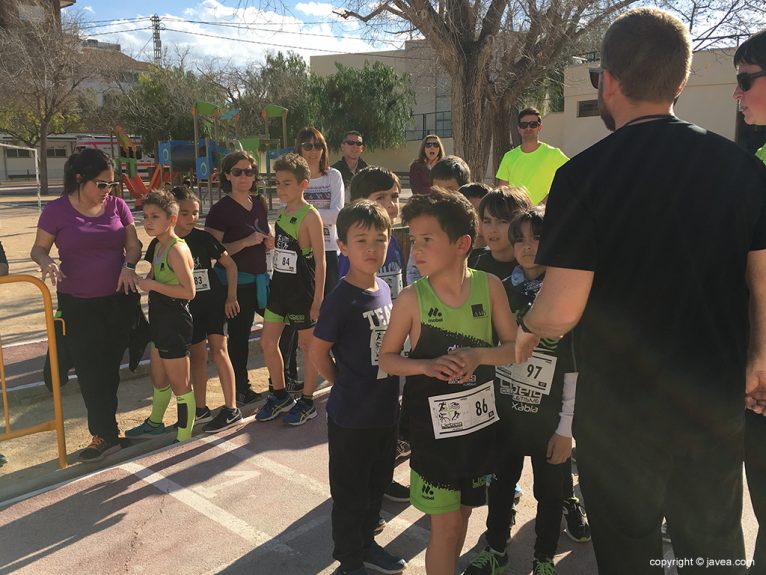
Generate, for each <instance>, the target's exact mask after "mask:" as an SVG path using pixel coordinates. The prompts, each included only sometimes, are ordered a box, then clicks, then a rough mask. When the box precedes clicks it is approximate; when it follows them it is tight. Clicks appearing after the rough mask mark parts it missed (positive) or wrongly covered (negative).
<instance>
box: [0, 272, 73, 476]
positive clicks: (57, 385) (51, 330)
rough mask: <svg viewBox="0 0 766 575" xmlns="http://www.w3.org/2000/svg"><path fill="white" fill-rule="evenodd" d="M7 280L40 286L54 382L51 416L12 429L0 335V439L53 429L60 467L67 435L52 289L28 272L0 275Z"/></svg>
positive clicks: (63, 466) (5, 281)
mask: <svg viewBox="0 0 766 575" xmlns="http://www.w3.org/2000/svg"><path fill="white" fill-rule="evenodd" d="M10 283H31V284H33V285H34V286H36V287H37V289H39V290H40V293H41V294H42V296H43V304H44V305H45V329H46V331H47V334H48V353H49V354H50V362H51V380H52V383H53V419H50V420H48V421H44V422H43V423H38V424H37V425H32V426H30V427H25V428H22V429H17V430H12V429H11V420H10V417H9V415H8V390H7V388H6V382H5V360H4V358H3V345H2V339H0V385H1V386H2V397H3V415H4V417H5V433H1V434H0V441H5V440H6V439H14V438H16V437H23V436H25V435H32V434H33V433H40V432H41V431H55V432H56V442H57V444H58V453H59V467H60V468H61V469H63V468H65V467H66V466H67V460H66V439H65V437H64V410H63V409H62V407H61V380H60V379H59V358H58V348H57V346H56V330H55V327H54V324H53V321H54V317H53V302H52V300H51V292H50V290H49V289H48V286H47V285H45V283H43V282H42V281H41V280H39V279H38V278H36V277H33V276H30V275H10V276H3V277H0V286H1V285H3V284H10ZM59 321H61V322H62V323H63V320H61V319H59Z"/></svg>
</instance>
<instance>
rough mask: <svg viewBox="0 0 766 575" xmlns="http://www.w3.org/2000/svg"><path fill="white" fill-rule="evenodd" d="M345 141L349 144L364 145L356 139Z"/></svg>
mask: <svg viewBox="0 0 766 575" xmlns="http://www.w3.org/2000/svg"><path fill="white" fill-rule="evenodd" d="M343 143H344V144H346V145H347V146H360V147H361V146H364V144H363V143H362V142H358V141H356V140H345V141H344V142H343Z"/></svg>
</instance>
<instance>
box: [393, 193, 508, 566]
mask: <svg viewBox="0 0 766 575" xmlns="http://www.w3.org/2000/svg"><path fill="white" fill-rule="evenodd" d="M402 219H403V220H404V222H405V223H407V224H409V226H410V240H411V242H412V251H411V254H412V255H411V257H412V258H413V259H414V261H415V264H416V265H417V267H418V271H419V272H420V274H421V275H422V276H423V278H422V279H420V280H419V281H417V282H415V283H414V284H413V285H411V286H408V287H406V288H405V289H404V290H403V291H402V293H401V294H400V295H399V298H398V299H397V300H396V303H395V304H394V308H393V311H392V314H391V319H390V322H389V325H388V331H387V332H386V335H385V337H384V339H383V344H382V347H381V351H380V367H381V369H383V370H384V371H385V372H387V373H389V374H393V375H404V376H407V383H406V384H405V387H404V398H403V403H404V404H405V405H406V409H405V410H404V413H405V416H406V418H407V425H408V429H409V435H410V441H411V443H412V455H411V459H410V467H411V470H412V471H411V477H410V500H411V502H412V504H413V505H414V506H415V507H416V508H417V509H419V510H420V511H422V512H424V513H427V514H429V515H431V535H430V539H429V542H428V548H427V550H426V572H427V573H428V574H429V575H436V574H443V573H454V572H455V565H456V563H457V559H458V557H459V556H460V552H461V550H462V547H463V542H464V541H465V534H466V528H467V527H468V519H469V517H470V515H471V511H472V508H473V507H477V506H480V505H484V504H485V503H486V485H487V476H488V475H489V474H490V473H492V471H493V468H494V461H495V459H494V449H493V447H494V443H495V441H494V440H495V436H496V433H495V430H494V424H495V423H496V422H497V420H498V417H497V410H496V408H495V395H494V386H493V378H494V368H493V367H492V366H496V365H504V364H507V363H509V362H510V361H512V358H513V357H512V353H511V348H512V347H513V337H514V322H513V317H512V315H511V311H510V308H509V307H508V299H507V298H506V296H505V292H504V290H503V286H502V283H501V282H500V280H499V279H498V278H496V277H495V276H492V275H489V274H486V273H484V272H480V271H476V270H471V269H468V267H467V258H468V254H469V253H470V251H471V247H472V245H473V241H474V239H475V238H476V229H477V225H478V221H477V217H476V211H475V210H474V209H473V206H471V204H470V203H469V202H468V200H467V199H465V198H464V197H462V196H460V195H458V194H451V193H448V192H445V191H441V190H439V189H438V188H437V189H435V190H433V191H432V192H431V193H429V194H426V195H420V196H414V197H413V198H412V199H411V200H410V202H409V203H408V204H407V206H405V207H404V209H403V210H402ZM493 329H494V331H495V332H496V333H497V336H498V339H499V341H500V345H499V346H495V345H494V343H493V333H492V332H493ZM408 336H409V338H410V341H411V342H412V351H411V353H410V355H409V357H403V356H402V355H400V354H401V351H402V347H403V345H404V341H405V339H406V338H407V337H408Z"/></svg>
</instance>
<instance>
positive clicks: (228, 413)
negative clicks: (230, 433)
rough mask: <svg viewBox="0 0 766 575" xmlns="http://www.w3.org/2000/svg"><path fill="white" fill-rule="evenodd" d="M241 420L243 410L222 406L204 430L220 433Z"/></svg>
mask: <svg viewBox="0 0 766 575" xmlns="http://www.w3.org/2000/svg"><path fill="white" fill-rule="evenodd" d="M240 421H242V412H241V411H240V410H239V409H238V408H236V407H235V408H234V409H229V408H228V407H222V408H221V411H219V412H218V415H216V416H215V417H214V418H213V421H211V422H210V423H208V424H207V425H206V426H205V428H204V429H203V431H204V432H205V433H218V432H219V431H223V430H224V429H229V428H230V427H232V426H234V425H236V424H237V423H239V422H240Z"/></svg>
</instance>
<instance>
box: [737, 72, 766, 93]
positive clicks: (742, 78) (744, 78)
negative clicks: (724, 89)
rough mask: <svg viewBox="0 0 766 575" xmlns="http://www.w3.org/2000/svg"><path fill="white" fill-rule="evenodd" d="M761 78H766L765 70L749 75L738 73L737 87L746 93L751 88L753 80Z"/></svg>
mask: <svg viewBox="0 0 766 575" xmlns="http://www.w3.org/2000/svg"><path fill="white" fill-rule="evenodd" d="M762 76H766V70H762V71H760V72H752V73H750V74H748V73H747V72H740V73H739V74H737V86H739V89H740V90H742V91H743V92H747V91H748V90H749V89H750V88H752V87H753V80H755V79H757V78H761V77H762Z"/></svg>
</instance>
